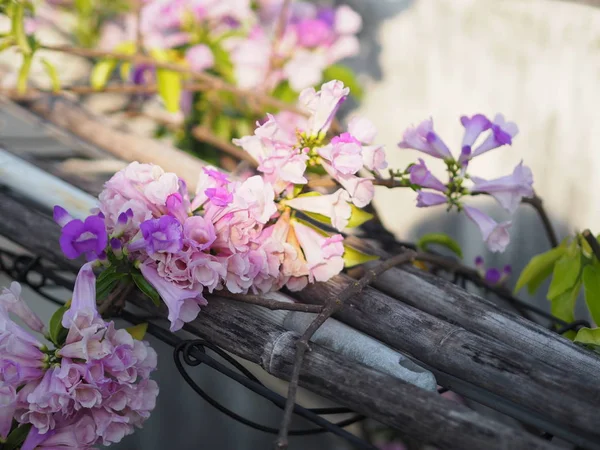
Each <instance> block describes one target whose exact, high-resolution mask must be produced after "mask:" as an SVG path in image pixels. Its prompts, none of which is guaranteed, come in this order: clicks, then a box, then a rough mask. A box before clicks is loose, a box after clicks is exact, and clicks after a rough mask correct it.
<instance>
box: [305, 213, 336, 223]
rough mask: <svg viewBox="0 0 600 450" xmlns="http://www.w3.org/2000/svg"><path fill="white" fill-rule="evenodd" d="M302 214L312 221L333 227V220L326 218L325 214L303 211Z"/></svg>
mask: <svg viewBox="0 0 600 450" xmlns="http://www.w3.org/2000/svg"><path fill="white" fill-rule="evenodd" d="M302 214H304V215H305V216H308V217H310V218H311V219H313V220H314V221H316V222H319V223H322V224H324V225H329V226H331V219H330V218H329V217H327V216H324V215H323V214H318V213H312V212H307V211H302Z"/></svg>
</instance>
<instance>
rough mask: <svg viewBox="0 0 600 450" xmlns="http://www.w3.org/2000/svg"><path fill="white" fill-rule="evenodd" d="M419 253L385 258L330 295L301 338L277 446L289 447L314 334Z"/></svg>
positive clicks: (407, 253)
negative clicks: (347, 303) (386, 274)
mask: <svg viewBox="0 0 600 450" xmlns="http://www.w3.org/2000/svg"><path fill="white" fill-rule="evenodd" d="M415 256H416V253H415V252H414V251H412V250H404V251H403V252H402V253H400V254H399V255H396V256H393V257H391V258H389V259H387V260H385V261H383V262H382V263H381V264H379V265H378V266H377V267H374V268H373V269H369V270H367V272H366V274H365V275H364V276H363V277H362V278H361V279H360V280H357V281H355V282H353V283H352V284H350V285H349V286H348V287H347V288H346V289H345V290H344V291H343V292H342V293H340V295H339V296H337V297H332V298H330V299H329V300H328V301H327V303H325V305H324V306H323V310H322V311H321V312H320V313H319V315H318V316H317V317H315V319H314V320H313V321H312V322H311V324H310V325H309V326H308V328H307V329H306V331H305V332H304V333H303V334H302V336H301V337H300V339H298V341H297V342H296V356H295V360H294V367H293V370H292V376H291V378H290V384H289V388H288V395H287V399H286V403H285V409H284V411H283V419H282V421H281V426H280V428H279V435H278V437H277V441H276V442H275V448H277V449H286V448H287V446H288V432H289V427H290V423H291V420H292V413H293V410H294V404H295V403H296V393H297V391H298V381H299V379H300V368H301V367H302V362H303V359H304V354H305V353H306V351H307V350H308V349H309V345H308V342H309V341H310V339H311V337H312V336H313V335H314V334H315V333H316V331H317V330H318V329H319V328H320V327H321V325H323V324H324V323H325V321H326V320H327V319H328V318H329V317H331V316H332V315H333V314H335V313H336V312H337V311H338V310H339V309H340V308H341V307H342V305H343V304H344V302H345V301H346V300H348V299H349V298H352V297H354V296H355V295H357V294H359V293H360V292H361V291H362V290H363V289H364V288H365V287H367V286H368V285H369V284H371V283H372V282H373V281H375V279H376V278H377V277H378V276H379V275H381V274H382V273H384V272H385V271H386V270H389V269H391V268H392V267H395V266H399V265H402V264H406V263H408V262H411V261H413V260H414V258H415Z"/></svg>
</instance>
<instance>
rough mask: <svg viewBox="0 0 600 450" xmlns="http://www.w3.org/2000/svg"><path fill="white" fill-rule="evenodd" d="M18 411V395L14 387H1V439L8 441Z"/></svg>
mask: <svg viewBox="0 0 600 450" xmlns="http://www.w3.org/2000/svg"><path fill="white" fill-rule="evenodd" d="M16 409H17V393H16V391H15V388H14V387H12V386H6V385H0V438H3V439H6V437H7V436H8V433H10V428H11V425H12V421H13V416H14V414H15V410H16Z"/></svg>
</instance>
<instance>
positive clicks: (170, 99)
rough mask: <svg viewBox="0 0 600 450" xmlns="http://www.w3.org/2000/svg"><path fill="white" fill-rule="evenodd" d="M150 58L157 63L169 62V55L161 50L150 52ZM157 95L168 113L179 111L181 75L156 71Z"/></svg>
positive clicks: (169, 71) (164, 70)
mask: <svg viewBox="0 0 600 450" xmlns="http://www.w3.org/2000/svg"><path fill="white" fill-rule="evenodd" d="M152 56H153V57H154V58H155V59H156V60H157V61H159V62H170V61H171V59H172V57H171V53H170V52H168V51H165V50H162V49H155V50H152ZM156 81H157V83H158V95H160V97H161V98H162V100H163V102H164V104H165V108H166V110H167V111H169V112H177V111H179V101H180V98H181V91H182V75H181V74H180V73H178V72H174V71H172V70H168V69H157V70H156Z"/></svg>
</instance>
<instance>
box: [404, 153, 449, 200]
mask: <svg viewBox="0 0 600 450" xmlns="http://www.w3.org/2000/svg"><path fill="white" fill-rule="evenodd" d="M409 170H410V182H411V183H412V184H418V185H419V186H421V187H424V188H430V189H435V190H436V191H440V192H445V191H446V186H444V183H442V182H441V181H440V180H438V179H437V178H436V177H435V176H434V175H433V174H432V173H431V172H430V171H429V169H428V168H427V166H426V165H425V161H423V160H422V159H420V158H419V164H415V165H414V166H411V168H410V169H409Z"/></svg>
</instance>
